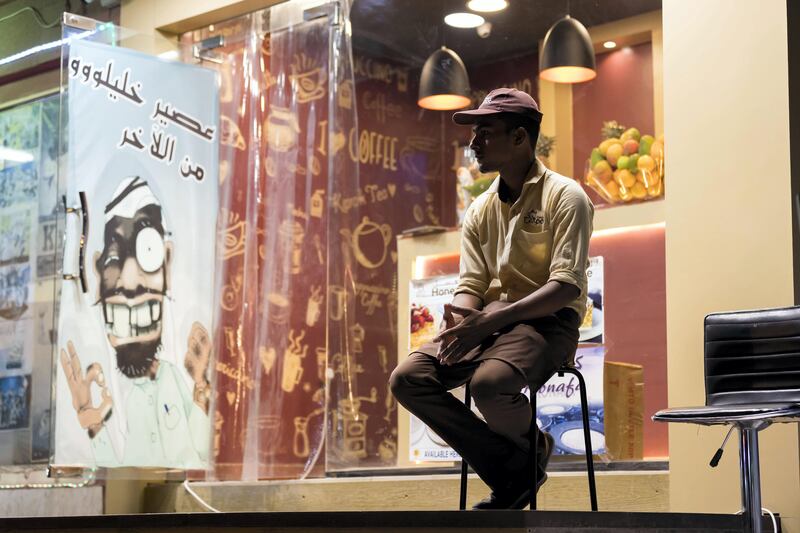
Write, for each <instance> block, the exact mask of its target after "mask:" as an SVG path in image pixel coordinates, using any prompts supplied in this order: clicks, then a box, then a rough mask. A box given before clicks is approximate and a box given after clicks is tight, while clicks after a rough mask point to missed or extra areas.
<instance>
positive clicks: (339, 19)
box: [303, 0, 344, 26]
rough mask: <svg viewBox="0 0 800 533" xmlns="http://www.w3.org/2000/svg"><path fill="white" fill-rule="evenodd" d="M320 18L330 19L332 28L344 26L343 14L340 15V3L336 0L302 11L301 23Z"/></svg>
mask: <svg viewBox="0 0 800 533" xmlns="http://www.w3.org/2000/svg"><path fill="white" fill-rule="evenodd" d="M321 17H330V20H331V24H333V25H334V26H341V25H342V24H344V14H343V13H342V5H341V3H340V2H339V1H338V0H336V1H332V2H328V3H327V4H322V5H319V6H316V7H312V8H309V9H306V10H305V11H303V21H305V22H308V21H309V20H314V19H318V18H321Z"/></svg>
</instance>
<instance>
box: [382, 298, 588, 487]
mask: <svg viewBox="0 0 800 533" xmlns="http://www.w3.org/2000/svg"><path fill="white" fill-rule="evenodd" d="M579 322H580V319H579V318H578V316H577V314H576V313H574V312H573V311H571V310H562V311H560V312H559V313H557V314H555V315H550V316H548V317H545V318H542V319H537V320H533V321H528V322H524V323H518V324H515V325H512V326H509V327H508V328H506V329H504V330H501V331H500V332H498V333H495V334H494V335H492V336H491V337H490V338H489V339H487V340H486V341H485V342H484V343H482V345H481V346H479V347H478V348H476V349H475V350H473V352H475V353H473V352H470V354H469V355H468V356H467V357H465V359H467V360H466V361H462V362H459V363H457V364H454V365H452V366H444V365H441V364H439V362H438V361H437V360H436V357H435V355H436V351H437V350H438V345H436V344H433V343H429V344H426V345H424V346H423V347H421V348H420V350H419V351H417V352H413V353H412V354H410V355H409V357H408V358H407V359H406V360H405V361H403V362H402V363H400V364H399V365H398V366H397V368H395V370H394V372H392V375H391V378H390V386H391V390H392V393H393V394H394V396H395V398H397V401H398V402H400V404H402V405H403V406H404V407H405V408H406V409H408V410H409V411H410V412H411V413H413V414H414V415H415V416H417V418H419V419H420V420H421V421H422V422H424V423H425V424H426V425H427V426H428V427H430V428H431V429H432V430H433V431H435V432H436V434H437V435H439V436H440V437H441V438H442V439H444V440H445V441H446V442H447V443H448V444H449V445H450V446H451V447H452V448H453V449H454V450H455V451H456V452H458V454H459V455H461V457H463V458H464V459H465V460H466V461H467V463H469V465H470V466H471V467H472V468H473V469H474V470H475V472H476V473H477V474H478V475H479V476H480V477H481V479H483V481H484V482H485V483H486V484H487V485H489V486H490V487H491V488H492V489H497V488H503V487H505V486H506V485H507V484H508V481H509V479H510V478H511V476H512V475H513V474H514V473H515V472H518V470H519V468H522V467H524V466H525V464H526V463H527V460H528V450H529V448H530V443H529V441H528V429H529V427H530V424H531V410H530V404H529V402H528V400H527V398H525V396H524V395H523V394H522V392H521V391H522V389H523V388H524V387H525V386H526V385H529V386H530V387H531V390H533V391H536V390H538V389H539V387H541V386H542V385H543V384H544V383H545V382H546V381H547V380H548V379H550V376H552V375H553V374H554V373H555V371H556V370H557V369H558V368H559V367H560V366H561V365H562V364H563V363H564V362H566V361H567V360H569V359H570V358H571V357H573V356H574V353H575V348H576V347H577V342H578V326H579ZM467 382H469V383H470V391H471V393H472V397H473V399H474V401H475V405H476V407H477V408H478V410H479V411H480V412H481V414H482V415H483V416H484V418H485V419H486V421H485V422H484V421H482V420H481V419H480V418H478V417H477V416H476V415H475V414H474V413H473V412H472V411H470V410H469V409H467V408H466V406H465V405H464V404H463V403H462V402H461V401H459V400H458V399H457V398H455V397H454V396H453V395H452V394H451V393H450V392H448V391H450V390H451V389H454V388H456V387H458V386H460V385H463V384H464V383H467ZM540 441H541V439H540Z"/></svg>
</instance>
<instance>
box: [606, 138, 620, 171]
mask: <svg viewBox="0 0 800 533" xmlns="http://www.w3.org/2000/svg"><path fill="white" fill-rule="evenodd" d="M622 152H623V148H622V145H621V144H619V143H617V144H612V145H611V146H609V147H608V150H607V151H606V159H608V162H609V163H611V166H613V167H615V166H617V160H619V158H620V156H621V155H622Z"/></svg>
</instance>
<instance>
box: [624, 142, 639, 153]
mask: <svg viewBox="0 0 800 533" xmlns="http://www.w3.org/2000/svg"><path fill="white" fill-rule="evenodd" d="M622 149H623V151H624V152H625V155H630V154H635V153H638V152H639V141H637V140H636V139H628V140H627V141H625V143H624V144H623V145H622Z"/></svg>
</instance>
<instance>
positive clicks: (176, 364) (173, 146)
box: [53, 41, 219, 469]
mask: <svg viewBox="0 0 800 533" xmlns="http://www.w3.org/2000/svg"><path fill="white" fill-rule="evenodd" d="M66 69H67V70H66V74H67V76H68V78H69V92H68V99H69V128H68V135H69V154H68V165H67V166H68V169H67V172H66V179H67V182H66V183H67V202H68V204H70V206H71V207H75V206H80V205H81V198H84V199H85V207H86V208H85V209H83V210H77V211H74V212H70V213H68V214H67V238H66V245H65V246H66V247H65V253H64V265H63V269H64V273H65V274H72V275H73V276H74V279H73V280H70V281H64V282H63V287H62V292H61V306H60V313H59V325H58V357H57V361H56V365H57V382H56V399H55V402H56V426H55V428H56V437H55V457H54V460H53V462H54V463H55V464H58V465H84V466H104V467H121V466H136V467H168V468H180V469H196V468H205V467H206V466H207V461H208V450H209V444H210V430H211V426H210V418H209V412H208V409H209V401H210V398H211V390H210V386H209V372H210V369H209V361H210V359H211V351H212V345H213V343H212V338H211V333H212V329H211V328H212V316H213V280H214V247H215V234H216V231H215V230H216V214H217V210H218V197H217V194H218V192H217V187H218V178H217V171H218V166H219V165H218V116H219V113H218V107H217V102H218V95H217V91H218V89H217V83H216V74H215V73H214V72H212V71H210V70H207V69H204V68H200V67H196V66H192V65H185V64H181V63H174V62H168V61H164V60H161V59H158V58H155V57H152V56H147V55H144V54H141V53H138V52H133V51H130V50H125V49H121V48H116V47H111V46H107V45H102V44H96V43H90V42H84V41H76V42H74V43H73V44H71V46H70V50H69V58H68V61H67V64H66ZM84 232H86V233H85V235H84V237H85V239H83V238H82V237H81V235H82V234H83V233H84ZM82 242H83V246H81V243H82ZM81 277H83V280H84V281H85V283H82V282H81Z"/></svg>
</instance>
